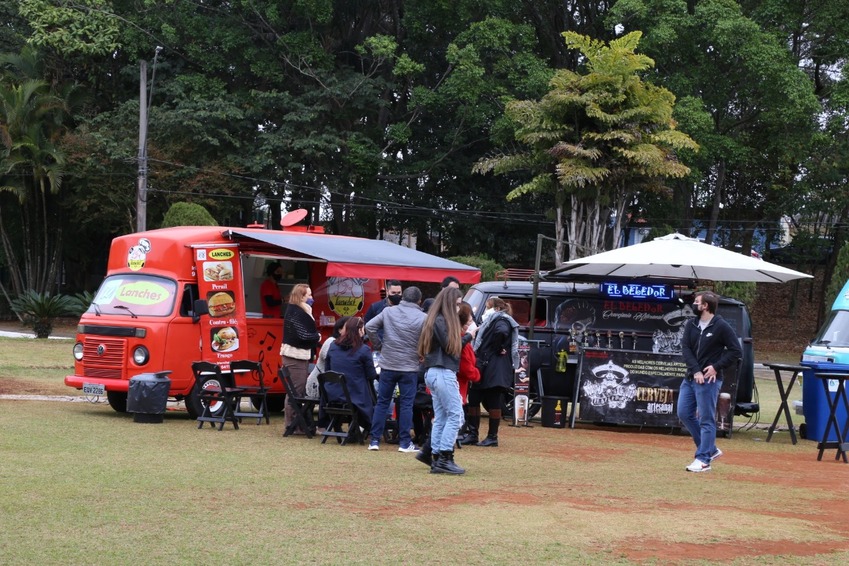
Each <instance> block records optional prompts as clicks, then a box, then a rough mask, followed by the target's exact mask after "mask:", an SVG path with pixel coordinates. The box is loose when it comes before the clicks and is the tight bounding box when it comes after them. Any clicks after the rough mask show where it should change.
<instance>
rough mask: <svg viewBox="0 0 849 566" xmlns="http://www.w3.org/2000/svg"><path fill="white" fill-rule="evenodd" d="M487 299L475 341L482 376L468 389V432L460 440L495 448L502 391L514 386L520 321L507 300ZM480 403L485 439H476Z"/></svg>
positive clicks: (502, 400) (502, 397)
mask: <svg viewBox="0 0 849 566" xmlns="http://www.w3.org/2000/svg"><path fill="white" fill-rule="evenodd" d="M490 300H491V301H492V310H491V311H490V310H489V309H487V313H485V315H484V316H485V319H484V321H483V323H482V324H481V327H480V328H479V329H478V332H477V335H476V336H475V342H474V348H475V355H476V356H477V360H478V368H480V371H481V379H480V381H479V382H477V383H474V384H472V386H471V387H470V388H469V404H468V406H467V407H466V425H467V429H468V431H469V432H468V433H467V434H466V435H465V436H463V437H462V438H461V439H460V443H461V444H476V445H477V446H490V447H496V446H498V426H499V425H500V424H501V407H502V405H503V403H504V393H505V392H506V391H507V390H509V389H510V387H512V386H513V380H514V372H515V370H517V369H519V324H518V323H517V322H516V321H515V320H513V317H512V316H510V304H509V303H508V302H507V301H505V300H504V299H501V298H499V297H491V299H490ZM481 403H483V406H484V408H485V409H486V412H487V413H488V414H489V431H488V432H487V435H486V438H484V439H483V440H481V441H480V442H478V427H479V426H480V420H481V416H480V415H481V408H480V405H481Z"/></svg>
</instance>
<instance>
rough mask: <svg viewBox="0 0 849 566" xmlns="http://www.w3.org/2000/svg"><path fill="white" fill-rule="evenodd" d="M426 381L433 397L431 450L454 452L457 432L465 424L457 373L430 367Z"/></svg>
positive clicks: (426, 374)
mask: <svg viewBox="0 0 849 566" xmlns="http://www.w3.org/2000/svg"><path fill="white" fill-rule="evenodd" d="M425 383H426V384H427V387H428V389H430V393H431V396H432V397H433V428H432V429H431V431H430V444H431V450H433V451H434V452H452V451H453V450H454V443H455V442H456V441H457V432H459V430H460V426H461V425H462V424H463V402H462V401H461V400H460V386H459V385H457V374H456V373H454V372H453V371H451V370H450V369H445V368H443V367H432V368H428V369H427V372H426V373H425Z"/></svg>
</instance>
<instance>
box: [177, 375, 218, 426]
mask: <svg viewBox="0 0 849 566" xmlns="http://www.w3.org/2000/svg"><path fill="white" fill-rule="evenodd" d="M200 388H201V389H203V390H206V389H210V388H215V389H221V382H220V381H218V379H217V378H216V377H215V376H214V375H207V376H204V377H203V379H202V381H201V383H200ZM205 405H206V403H204V402H203V401H201V400H200V396H199V395H198V389H197V387H192V392H191V393H189V395H188V397H186V411H187V412H188V413H189V417H191V418H193V419H196V418H198V417H199V416H201V415H202V414H203V410H204V406H205ZM222 409H223V403H221V402H216V403H214V404H213V405H212V407H210V414H211V415H212V416H217V415H218V413H220V412H221V411H222Z"/></svg>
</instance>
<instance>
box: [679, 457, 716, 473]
mask: <svg viewBox="0 0 849 566" xmlns="http://www.w3.org/2000/svg"><path fill="white" fill-rule="evenodd" d="M684 469H685V470H687V471H688V472H696V473H698V472H709V471H710V464H705V463H704V462H702V461H701V460H699V459H698V458H697V459H695V460H693V463H692V464H690V465H689V466H687V467H686V468H684Z"/></svg>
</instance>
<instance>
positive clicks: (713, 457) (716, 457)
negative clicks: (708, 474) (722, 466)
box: [710, 448, 722, 464]
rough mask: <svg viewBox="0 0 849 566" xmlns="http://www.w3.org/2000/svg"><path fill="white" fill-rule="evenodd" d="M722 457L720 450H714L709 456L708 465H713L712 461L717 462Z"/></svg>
mask: <svg viewBox="0 0 849 566" xmlns="http://www.w3.org/2000/svg"><path fill="white" fill-rule="evenodd" d="M721 457H722V450H720V449H719V448H717V449H716V450H714V452H713V454H711V455H710V463H711V464H713V461H714V460H719V459H720V458H721Z"/></svg>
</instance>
